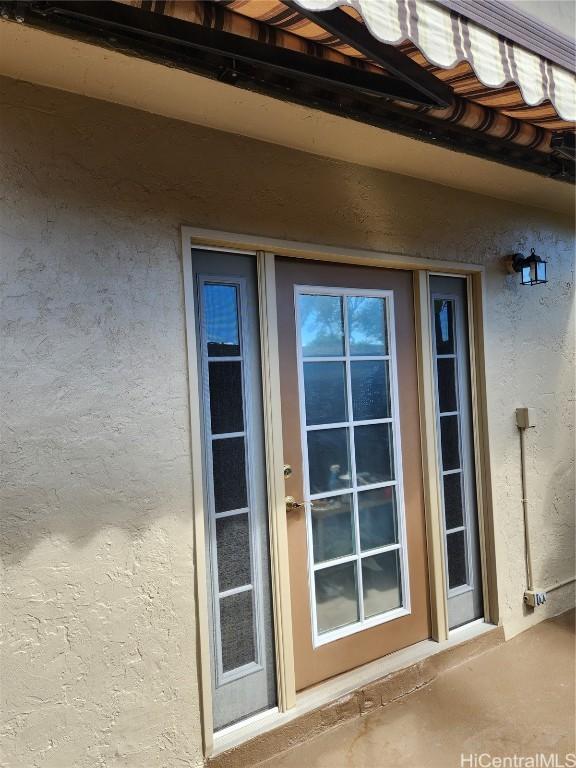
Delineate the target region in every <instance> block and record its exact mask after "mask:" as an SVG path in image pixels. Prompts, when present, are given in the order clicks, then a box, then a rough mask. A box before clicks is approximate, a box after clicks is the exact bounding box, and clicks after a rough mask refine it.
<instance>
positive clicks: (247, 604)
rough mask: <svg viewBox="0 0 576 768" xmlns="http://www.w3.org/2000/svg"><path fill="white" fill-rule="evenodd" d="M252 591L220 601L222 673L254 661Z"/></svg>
mask: <svg viewBox="0 0 576 768" xmlns="http://www.w3.org/2000/svg"><path fill="white" fill-rule="evenodd" d="M253 610H254V607H253V599H252V590H249V591H247V592H239V593H238V594H236V595H230V596H229V597H223V598H221V600H220V637H221V647H222V667H223V669H224V672H229V671H230V670H232V669H237V668H238V667H243V666H244V664H249V663H250V662H251V661H255V660H256V646H255V642H254V614H253Z"/></svg>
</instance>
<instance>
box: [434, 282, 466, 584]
mask: <svg viewBox="0 0 576 768" xmlns="http://www.w3.org/2000/svg"><path fill="white" fill-rule="evenodd" d="M432 308H433V314H434V359H435V366H436V395H437V398H436V406H437V413H438V425H439V430H440V458H441V464H442V503H443V506H444V528H445V536H446V558H447V570H448V589H449V590H453V589H457V588H459V587H463V586H465V585H466V584H467V583H468V567H467V551H466V547H467V539H466V517H465V506H464V489H463V484H462V483H463V459H462V456H463V453H462V434H461V431H462V425H461V419H462V413H461V408H460V389H459V380H458V375H459V360H458V353H459V349H458V339H457V338H456V313H457V312H458V311H460V307H459V305H458V304H457V299H456V298H452V297H443V298H439V297H433V299H432Z"/></svg>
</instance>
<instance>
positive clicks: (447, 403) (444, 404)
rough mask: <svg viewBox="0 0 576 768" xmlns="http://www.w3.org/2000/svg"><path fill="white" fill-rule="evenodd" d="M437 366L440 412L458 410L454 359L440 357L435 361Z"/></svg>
mask: <svg viewBox="0 0 576 768" xmlns="http://www.w3.org/2000/svg"><path fill="white" fill-rule="evenodd" d="M436 365H437V366H438V401H439V402H438V405H439V407H440V413H447V412H449V411H457V410H458V400H457V398H456V359H455V358H453V357H441V358H439V359H438V360H437V361H436Z"/></svg>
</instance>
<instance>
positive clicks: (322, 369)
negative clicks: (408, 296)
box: [297, 290, 405, 641]
mask: <svg viewBox="0 0 576 768" xmlns="http://www.w3.org/2000/svg"><path fill="white" fill-rule="evenodd" d="M390 302H391V298H390V297H389V294H388V295H370V296H363V295H357V296H355V295H350V294H349V293H348V292H345V291H342V292H341V295H339V293H338V291H337V290H334V293H333V294H332V293H328V292H326V294H322V293H314V292H313V291H310V292H307V291H305V290H303V292H302V293H300V294H299V295H298V302H297V303H298V316H299V324H298V327H299V343H300V350H299V351H300V354H299V365H300V378H301V393H302V398H303V402H302V412H303V422H304V423H303V430H304V433H305V435H304V454H305V455H304V470H305V484H306V489H305V496H306V501H307V505H306V506H307V520H308V526H309V532H310V533H309V535H310V541H311V546H310V564H311V569H312V571H313V577H314V578H313V604H314V616H315V622H316V625H315V633H316V635H317V636H318V637H324V638H326V639H332V636H333V633H335V636H339V632H342V631H346V632H349V631H351V630H353V628H355V627H358V628H361V627H362V626H363V624H364V622H366V621H367V620H370V622H371V623H378V619H380V621H382V620H385V619H386V618H387V614H389V613H390V611H394V610H395V609H397V608H401V607H402V606H403V595H404V594H405V585H404V583H403V582H404V580H405V574H404V571H403V568H404V565H403V563H404V557H403V546H404V544H403V534H402V531H403V527H402V514H403V512H402V510H403V506H402V501H401V499H402V488H401V486H400V485H399V482H398V475H397V472H396V466H397V463H398V456H399V453H397V451H398V450H399V449H398V447H397V445H396V443H397V440H398V436H399V432H398V429H399V426H398V416H397V402H396V400H395V398H396V397H397V395H396V393H395V391H394V390H393V379H394V366H395V359H393V358H391V356H390V349H391V346H392V345H391V339H390V332H391V330H390V323H389V320H388V318H389V316H390V311H391V310H390V307H391V304H390ZM399 499H400V502H399ZM323 641H324V640H323Z"/></svg>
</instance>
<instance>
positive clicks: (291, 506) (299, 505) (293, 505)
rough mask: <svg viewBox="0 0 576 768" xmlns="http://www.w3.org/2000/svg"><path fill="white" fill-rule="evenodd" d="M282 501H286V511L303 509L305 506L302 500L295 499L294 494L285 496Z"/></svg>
mask: <svg viewBox="0 0 576 768" xmlns="http://www.w3.org/2000/svg"><path fill="white" fill-rule="evenodd" d="M284 501H285V502H286V511H287V512H295V511H296V510H297V509H304V507H305V506H306V505H305V504H304V502H303V501H296V499H295V498H294V496H286V498H285V499H284Z"/></svg>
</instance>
